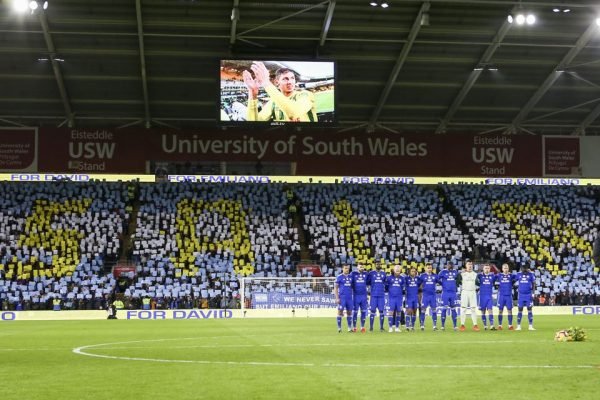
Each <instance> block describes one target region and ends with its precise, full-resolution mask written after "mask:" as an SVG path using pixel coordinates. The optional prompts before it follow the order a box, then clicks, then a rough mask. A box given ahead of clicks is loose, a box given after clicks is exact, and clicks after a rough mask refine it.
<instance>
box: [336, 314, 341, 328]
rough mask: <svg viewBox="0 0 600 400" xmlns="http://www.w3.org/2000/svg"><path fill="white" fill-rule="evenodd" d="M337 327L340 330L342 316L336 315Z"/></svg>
mask: <svg viewBox="0 0 600 400" xmlns="http://www.w3.org/2000/svg"><path fill="white" fill-rule="evenodd" d="M337 325H338V329H342V316H341V315H338V317H337Z"/></svg>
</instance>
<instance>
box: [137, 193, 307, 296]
mask: <svg viewBox="0 0 600 400" xmlns="http://www.w3.org/2000/svg"><path fill="white" fill-rule="evenodd" d="M140 201H141V204H142V205H141V207H140V211H139V214H138V220H137V230H136V234H135V236H134V238H133V239H134V252H133V254H134V258H135V260H136V261H137V262H138V278H137V281H136V282H135V283H134V284H133V287H131V288H130V290H129V291H128V292H126V295H129V296H131V297H132V298H133V299H139V298H142V297H144V296H146V295H149V296H151V297H157V298H159V299H161V298H168V299H171V298H176V299H179V298H186V297H187V296H190V297H191V298H192V299H194V300H193V301H195V303H196V304H198V303H200V304H205V305H206V303H207V302H208V305H213V306H217V307H218V306H219V305H226V304H229V303H230V302H231V301H232V299H236V298H238V297H239V282H238V276H248V275H254V276H263V277H269V276H280V277H285V276H289V275H290V274H291V273H292V272H293V269H294V265H295V262H297V261H298V260H299V252H300V245H299V243H298V232H297V229H296V228H294V227H293V226H292V221H291V219H290V218H289V216H288V212H287V199H286V196H285V191H284V188H283V186H282V185H277V184H273V185H255V184H254V185H253V184H228V185H214V184H198V183H181V184H177V185H173V184H161V185H145V186H142V188H141V192H140Z"/></svg>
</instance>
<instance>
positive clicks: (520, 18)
mask: <svg viewBox="0 0 600 400" xmlns="http://www.w3.org/2000/svg"><path fill="white" fill-rule="evenodd" d="M515 21H516V22H517V25H523V24H524V23H525V16H524V15H523V14H518V15H517V18H515Z"/></svg>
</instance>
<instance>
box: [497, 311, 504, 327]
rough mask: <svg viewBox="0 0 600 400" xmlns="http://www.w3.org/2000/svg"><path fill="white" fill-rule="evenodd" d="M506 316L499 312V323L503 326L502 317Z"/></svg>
mask: <svg viewBox="0 0 600 400" xmlns="http://www.w3.org/2000/svg"><path fill="white" fill-rule="evenodd" d="M503 318H504V316H503V315H502V313H500V314H498V325H500V326H502V319H503Z"/></svg>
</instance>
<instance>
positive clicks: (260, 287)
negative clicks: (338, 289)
mask: <svg viewBox="0 0 600 400" xmlns="http://www.w3.org/2000/svg"><path fill="white" fill-rule="evenodd" d="M334 284H335V278H334V277H302V278H294V277H286V278H276V277H272V278H264V277H260V278H258V277H247V278H242V281H241V287H240V289H241V308H242V311H244V310H246V309H291V310H303V309H305V310H309V309H313V308H335V307H337V302H336V300H335V295H334V291H333V289H334Z"/></svg>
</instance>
